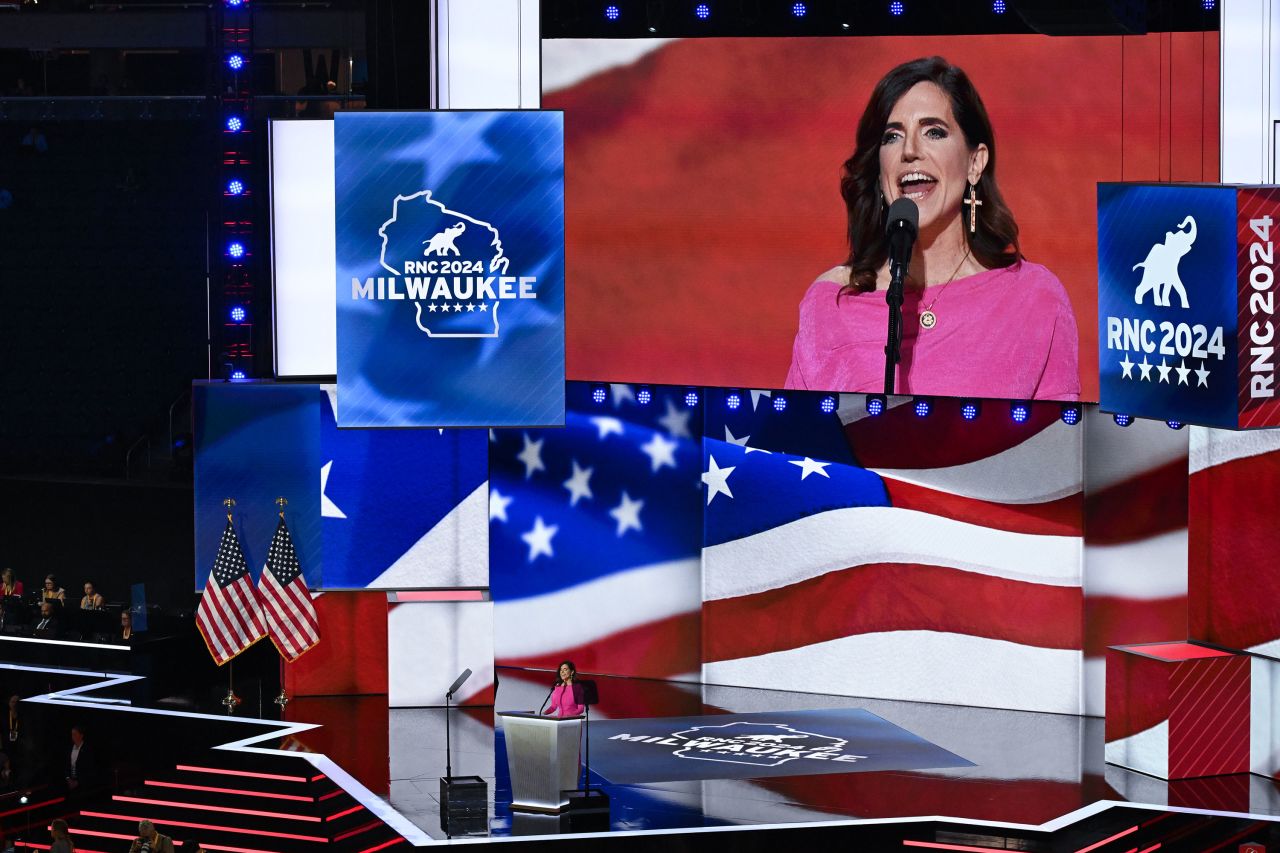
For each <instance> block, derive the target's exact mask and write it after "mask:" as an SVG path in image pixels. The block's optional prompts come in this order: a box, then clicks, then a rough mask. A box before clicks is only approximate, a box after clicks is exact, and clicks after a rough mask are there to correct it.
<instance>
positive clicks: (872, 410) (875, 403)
mask: <svg viewBox="0 0 1280 853" xmlns="http://www.w3.org/2000/svg"><path fill="white" fill-rule="evenodd" d="M887 407H888V401H887V400H885V397H884V395H883V394H868V395H867V414H868V415H871V417H873V418H874V417H878V416H880V415H883V414H884V410H885V409H886V408H887Z"/></svg>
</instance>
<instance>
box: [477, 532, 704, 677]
mask: <svg viewBox="0 0 1280 853" xmlns="http://www.w3.org/2000/svg"><path fill="white" fill-rule="evenodd" d="M700 578H701V564H700V561H699V560H698V559H697V558H693V559H688V560H673V561H670V562H663V563H654V564H651V565H646V566H638V567H636V568H634V569H630V570H628V571H625V572H618V573H616V574H612V575H607V576H605V577H602V578H596V579H594V580H590V581H587V582H586V583H582V584H578V585H577V586H573V587H569V588H567V589H562V590H557V591H555V592H549V593H546V594H544V595H538V596H532V597H529V598H523V599H518V600H515V601H501V602H497V603H496V604H495V605H494V653H495V655H496V657H497V665H498V666H515V667H542V668H545V667H555V666H556V665H557V664H558V663H559V662H560V661H562V660H571V661H573V662H574V664H575V665H576V666H577V667H578V670H579V671H580V672H609V673H614V674H617V675H631V676H638V677H643V678H673V677H676V676H682V675H687V674H688V673H691V672H697V670H698V666H699V663H700V657H699V643H700V638H701V593H700V583H701V581H700ZM566 614H571V615H566Z"/></svg>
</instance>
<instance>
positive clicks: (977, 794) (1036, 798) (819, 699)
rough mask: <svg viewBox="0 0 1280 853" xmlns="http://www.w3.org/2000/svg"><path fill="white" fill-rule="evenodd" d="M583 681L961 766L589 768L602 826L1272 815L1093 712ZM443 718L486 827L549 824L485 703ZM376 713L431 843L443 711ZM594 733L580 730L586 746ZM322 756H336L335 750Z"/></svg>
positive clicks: (656, 708) (1260, 797) (1267, 799)
mask: <svg viewBox="0 0 1280 853" xmlns="http://www.w3.org/2000/svg"><path fill="white" fill-rule="evenodd" d="M498 675H499V687H498V691H497V699H496V708H497V709H498V710H500V711H501V710H521V709H529V708H536V707H537V706H538V705H539V703H541V702H542V699H543V697H544V696H545V695H546V692H547V690H548V688H549V687H550V684H551V681H552V678H553V676H552V675H551V674H550V673H544V672H530V671H524V670H509V669H500V670H499V673H498ZM597 682H598V684H599V688H600V694H601V704H600V706H599V707H598V708H596V709H594V710H593V713H592V718H593V720H597V721H603V720H614V719H622V718H652V717H683V716H697V715H713V714H723V713H755V712H763V711H770V712H788V711H802V710H818V709H864V710H866V711H869V712H871V713H872V714H875V715H877V716H878V717H881V718H883V719H884V720H886V721H888V722H890V723H893V724H895V725H896V726H899V727H901V728H902V729H905V730H906V731H907V732H910V733H912V734H914V735H916V736H918V737H920V738H923V739H924V740H926V741H929V742H931V743H932V744H935V745H937V746H939V747H941V748H942V749H944V750H947V751H950V752H952V753H954V754H955V755H958V756H960V757H962V758H964V759H967V760H968V761H969V762H972V764H971V765H970V766H961V767H941V768H937V769H922V770H881V771H870V772H858V773H839V774H822V775H804V776H773V777H770V778H757V779H743V778H737V779H714V778H710V779H702V780H696V781H680V782H647V783H643V784H615V783H611V782H608V781H606V780H604V779H602V778H601V777H599V776H598V775H596V774H595V773H593V784H598V785H600V787H602V788H603V789H604V790H605V791H606V792H607V793H608V794H609V797H610V800H611V804H612V808H611V828H612V829H613V830H615V831H626V830H637V829H675V828H691V827H702V826H743V825H769V824H790V823H804V822H814V821H829V820H839V819H850V818H862V819H866V818H892V817H911V816H939V817H948V818H966V819H977V820H984V821H998V822H1001V823H1014V824H1029V825H1039V824H1042V823H1045V822H1048V821H1051V820H1053V819H1054V818H1058V817H1060V816H1062V815H1064V814H1067V813H1070V812H1073V811H1075V810H1077V809H1080V808H1082V807H1084V806H1087V805H1090V804H1091V803H1095V802H1098V801H1100V800H1116V801H1130V802H1139V803H1149V804H1152V805H1160V806H1166V805H1167V806H1177V807H1186V808H1203V809H1211V810H1215V811H1229V812H1250V813H1254V814H1270V815H1276V814H1280V794H1278V792H1277V787H1276V785H1275V783H1273V782H1271V781H1269V780H1265V779H1261V778H1258V777H1251V776H1232V777H1218V778H1215V779H1203V780H1193V781H1190V782H1180V783H1172V784H1170V783H1166V782H1163V781H1161V780H1158V779H1153V778H1151V777H1148V776H1144V775H1142V774H1139V773H1133V772H1131V771H1127V770H1123V769H1121V768H1118V767H1113V766H1109V765H1106V764H1105V763H1104V762H1103V759H1102V754H1103V721H1102V720H1101V719H1097V718H1088V717H1074V716H1063V715H1056V714H1038V713H1031V712H1024V711H1001V710H993V709H988V708H968V707H961V706H952V705H933V704H925V703H917V702H894V701H885V700H876V699H855V698H850V697H846V696H828V695H822V694H814V693H792V692H786V691H776V690H759V689H746V688H736V687H714V686H706V685H699V684H685V683H673V682H661V681H646V680H641V679H629V678H608V677H601V678H598V679H597ZM454 713H455V716H454V718H453V730H452V739H453V773H454V774H455V775H476V776H480V777H482V778H484V779H485V780H486V781H487V782H488V794H489V809H490V811H489V834H490V835H493V836H506V835H525V834H542V833H545V832H547V831H549V830H548V827H549V826H551V825H550V824H548V822H547V821H546V820H545V819H539V818H537V817H531V816H525V815H521V814H516V815H514V817H513V813H512V811H511V808H510V804H511V787H510V781H509V777H508V773H507V768H506V752H505V746H504V740H503V736H502V729H501V725H500V724H497V725H495V715H494V713H493V711H492V710H491V709H464V710H461V711H455V712H454ZM389 717H390V721H389V726H388V729H389V744H388V747H389V755H390V763H391V768H390V769H391V775H390V792H389V797H388V802H389V803H390V804H391V805H392V806H393V807H394V808H395V809H396V810H397V811H399V812H401V813H402V814H403V815H405V816H406V817H407V818H409V819H410V820H411V821H412V822H413V823H414V824H416V825H417V826H418V827H420V828H421V829H422V830H423V831H425V832H426V833H428V834H429V835H431V836H432V837H434V838H443V837H445V836H444V833H443V832H442V830H441V828H440V804H439V777H440V776H442V775H444V773H445V731H444V710H443V709H434V708H433V709H391V710H390V711H389ZM601 728H604V727H603V726H602V727H601ZM602 736H603V735H602V734H599V733H593V735H592V741H593V744H598V743H599V742H600V741H599V738H600V737H602ZM331 757H333V758H334V759H335V760H337V761H338V762H339V763H343V762H344V757H343V756H340V755H336V754H332V753H331ZM709 772H710V773H711V774H713V775H714V772H715V771H714V770H711V771H709ZM550 831H556V830H555V829H554V828H551V829H550Z"/></svg>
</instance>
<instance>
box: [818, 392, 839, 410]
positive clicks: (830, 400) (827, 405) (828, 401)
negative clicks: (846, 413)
mask: <svg viewBox="0 0 1280 853" xmlns="http://www.w3.org/2000/svg"><path fill="white" fill-rule="evenodd" d="M818 409H819V410H820V411H821V412H822V413H823V414H824V415H829V414H831V413H832V412H834V411H835V410H836V398H835V397H833V396H832V395H830V394H828V395H827V396H825V397H823V398H822V399H821V400H819V401H818Z"/></svg>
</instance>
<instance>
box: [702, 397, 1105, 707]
mask: <svg viewBox="0 0 1280 853" xmlns="http://www.w3.org/2000/svg"><path fill="white" fill-rule="evenodd" d="M822 396H823V395H820V394H812V393H806V394H795V393H788V394H787V395H786V397H785V398H784V399H783V400H779V399H777V398H776V392H775V394H770V393H769V392H751V393H750V397H749V399H746V398H744V399H743V403H742V405H740V406H739V407H738V408H737V409H731V408H729V407H728V406H726V405H725V401H724V399H723V397H724V392H715V393H712V394H709V395H708V397H709V399H708V403H707V427H706V429H707V435H706V438H705V440H704V445H705V451H704V455H705V468H704V470H705V473H704V474H703V480H704V482H705V483H706V484H707V489H706V509H705V513H706V522H705V527H706V533H705V536H706V543H705V549H704V551H703V602H704V603H703V610H702V626H703V667H702V674H703V679H702V680H703V681H704V682H706V683H709V684H727V685H741V686H753V687H758V686H761V685H769V686H771V687H776V688H778V689H785V690H797V691H809V692H822V693H839V694H845V695H855V696H870V697H880V698H890V699H906V700H916V701H929V702H944V703H953V704H961V705H978V706H986V707H1003V708H1017V709H1026V710H1037V711H1051V712H1058V713H1070V714H1079V713H1082V711H1083V696H1082V689H1081V668H1082V658H1083V648H1084V645H1083V641H1084V637H1083V632H1084V592H1083V557H1082V548H1083V537H1082V532H1083V531H1082V526H1083V524H1082V522H1083V513H1082V505H1083V491H1082V467H1083V434H1084V430H1082V429H1080V428H1079V427H1078V426H1068V425H1067V424H1065V423H1063V422H1062V421H1061V420H1060V419H1059V416H1060V409H1059V407H1058V406H1057V405H1037V406H1034V407H1032V409H1031V413H1030V417H1029V419H1028V420H1027V421H1026V422H1025V423H1021V424H1019V423H1015V422H1014V421H1013V420H1012V419H1011V418H1010V416H1009V408H1008V406H1009V404H1008V403H1004V402H998V401H987V402H986V409H987V410H986V411H985V412H983V413H982V416H981V417H980V418H979V419H978V420H975V421H967V420H964V419H963V418H962V417H961V416H960V406H961V401H959V400H944V399H938V400H935V401H934V402H933V405H934V409H933V411H932V413H931V414H930V415H929V416H928V417H923V418H922V417H918V416H917V415H916V414H915V412H914V411H913V407H912V405H911V404H910V401H908V400H905V399H902V398H898V399H894V400H891V401H890V402H891V405H890V407H889V408H888V410H887V411H886V412H885V413H884V414H883V415H880V416H878V417H870V416H867V414H866V411H865V397H864V396H863V395H861V394H857V395H845V396H844V397H843V398H842V399H840V401H839V402H838V404H837V403H836V401H835V400H834V398H833V399H832V400H830V401H828V407H829V408H831V411H830V412H829V413H826V412H823V411H822V409H821V408H820V405H819V404H820V401H821V398H822ZM833 404H835V405H833Z"/></svg>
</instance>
